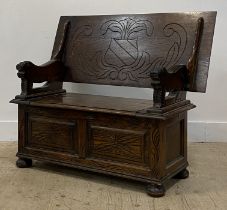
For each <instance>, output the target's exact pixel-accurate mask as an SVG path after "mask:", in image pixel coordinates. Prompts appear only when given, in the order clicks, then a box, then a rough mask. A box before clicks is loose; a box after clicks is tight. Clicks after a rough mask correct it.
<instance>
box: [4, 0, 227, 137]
mask: <svg viewBox="0 0 227 210" xmlns="http://www.w3.org/2000/svg"><path fill="white" fill-rule="evenodd" d="M0 3H1V4H0V5H1V7H0V68H1V69H0V78H1V82H0V90H1V93H0V140H11V139H12V140H16V139H17V137H16V121H17V108H16V105H14V104H9V103H8V101H9V100H10V99H12V98H13V97H14V96H15V95H16V94H18V93H19V91H20V80H19V79H18V78H17V76H16V69H15V65H16V64H17V63H18V62H20V61H22V60H31V61H33V62H34V63H36V64H41V63H44V62H46V61H47V60H48V59H49V57H50V54H51V50H52V46H53V42H54V37H55V31H56V28H57V23H58V19H59V17H60V16H61V15H94V14H123V13H153V12H179V11H180V12H181V11H196V10H197V11H204V10H217V11H218V16H217V23H216V29H215V36H214V43H213V50H212V57H211V65H210V74H209V79H208V88H207V93H206V94H198V93H190V94H189V95H188V98H189V99H190V100H191V101H192V102H194V103H195V104H196V105H197V108H196V109H194V110H192V111H190V112H189V121H190V123H189V138H190V139H193V140H199V141H214V140H217V141H219V140H220V141H227V96H226V94H225V93H226V91H225V90H227V80H226V79H227V71H226V69H225V67H227V24H226V22H227V1H226V0H219V1H214V0H200V1H198V0H190V1H182V0H171V1H167V0H140V1H138V0H114V1H108V0H76V1H75V0H64V1H60V0H39V1H31V0H20V1H18V0H0ZM66 87H67V89H68V90H73V91H77V92H87V93H93V94H102V95H115V96H125V97H135V98H152V91H151V90H150V89H135V88H122V87H105V88H103V87H102V86H99V87H97V86H92V85H76V84H75V85H73V86H72V85H68V84H67V85H66Z"/></svg>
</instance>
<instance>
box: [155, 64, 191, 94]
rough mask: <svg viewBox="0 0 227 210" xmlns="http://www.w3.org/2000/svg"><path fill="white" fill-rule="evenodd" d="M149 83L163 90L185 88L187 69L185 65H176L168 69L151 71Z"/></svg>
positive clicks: (186, 84)
mask: <svg viewBox="0 0 227 210" xmlns="http://www.w3.org/2000/svg"><path fill="white" fill-rule="evenodd" d="M151 79H152V82H151V85H152V86H153V87H154V88H156V87H158V88H163V89H164V90H165V91H176V90H187V86H188V70H187V67H186V66H185V65H176V66H173V67H171V68H169V69H166V68H163V69H160V70H159V71H158V72H156V73H151Z"/></svg>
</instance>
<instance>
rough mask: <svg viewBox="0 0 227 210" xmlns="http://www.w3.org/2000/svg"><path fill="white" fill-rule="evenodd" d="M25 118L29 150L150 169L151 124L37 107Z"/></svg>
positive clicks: (148, 121) (27, 111) (129, 119)
mask: <svg viewBox="0 0 227 210" xmlns="http://www.w3.org/2000/svg"><path fill="white" fill-rule="evenodd" d="M25 116H26V117H25V118H26V120H25V121H26V126H25V130H26V131H25V133H26V136H25V144H24V146H25V147H26V148H28V149H29V148H30V149H35V150H36V149H40V150H45V151H50V152H57V153H66V154H70V155H75V158H83V159H93V160H94V159H97V160H101V161H111V162H115V163H120V164H127V165H128V164H130V165H132V166H133V165H135V166H143V167H145V168H148V167H149V163H148V161H149V151H148V149H149V140H150V138H151V134H150V131H151V122H150V120H146V119H142V118H141V119H139V118H136V117H126V116H125V117H124V116H116V115H109V114H98V113H88V112H78V111H76V110H75V111H71V110H61V109H48V108H38V107H28V109H25ZM57 153H56V154H57Z"/></svg>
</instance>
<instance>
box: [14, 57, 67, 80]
mask: <svg viewBox="0 0 227 210" xmlns="http://www.w3.org/2000/svg"><path fill="white" fill-rule="evenodd" d="M16 68H17V70H18V73H17V75H18V77H19V78H21V79H22V78H23V79H27V80H28V81H29V82H35V83H36V82H37V83H40V82H44V81H48V82H51V81H62V80H63V77H64V73H65V67H64V65H63V63H62V62H61V61H58V60H51V61H49V62H47V63H45V64H43V65H41V66H37V65H35V64H33V63H32V62H30V61H24V62H21V63H19V64H17V66H16Z"/></svg>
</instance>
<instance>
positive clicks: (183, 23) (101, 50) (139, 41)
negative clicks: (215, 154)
mask: <svg viewBox="0 0 227 210" xmlns="http://www.w3.org/2000/svg"><path fill="white" fill-rule="evenodd" d="M215 17H216V12H190V13H163V14H136V15H103V16H63V17H61V18H60V22H59V26H58V30H57V34H56V39H55V44H54V48H53V52H52V57H51V61H50V62H49V63H47V64H45V65H44V66H36V65H34V64H33V63H31V62H22V63H20V64H18V66H17V69H18V70H19V72H18V76H19V77H20V78H22V93H21V95H20V96H18V98H24V99H26V98H28V96H29V95H34V94H37V93H38V95H39V94H40V93H39V92H41V95H42V94H43V93H45V91H47V92H48V91H49V92H50V93H51V91H54V90H56V89H61V88H62V82H78V83H93V84H106V85H119V86H134V87H145V88H149V87H153V88H154V90H155V91H154V98H153V99H154V104H156V107H162V106H164V105H166V100H165V92H166V91H168V92H170V95H169V97H171V96H173V95H174V96H175V97H176V92H177V95H180V94H183V95H184V91H196V92H205V90H206V83H207V76H208V68H209V60H210V54H211V45H212V39H213V32H214V25H215ZM43 81H48V83H47V84H46V85H45V87H43V88H40V89H38V90H35V89H32V83H33V82H43ZM45 88H46V89H45ZM180 98H181V97H180ZM183 98H184V97H183Z"/></svg>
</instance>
